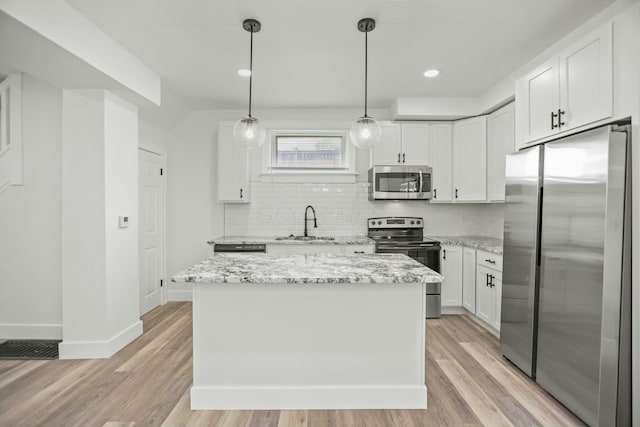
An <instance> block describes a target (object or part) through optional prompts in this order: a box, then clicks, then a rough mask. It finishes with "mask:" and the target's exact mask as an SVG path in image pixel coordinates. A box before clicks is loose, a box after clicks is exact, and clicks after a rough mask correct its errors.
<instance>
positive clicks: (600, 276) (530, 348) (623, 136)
mask: <svg viewBox="0 0 640 427" xmlns="http://www.w3.org/2000/svg"><path fill="white" fill-rule="evenodd" d="M629 132H630V128H629V127H627V126H604V127H600V128H597V129H594V130H591V131H588V132H584V133H580V134H577V135H573V136H570V137H566V138H563V139H559V140H556V141H553V142H549V143H546V144H544V145H540V146H536V147H532V148H530V149H525V150H522V151H520V152H517V153H514V154H510V155H508V156H507V163H506V201H505V221H504V256H503V275H502V281H503V283H502V311H501V329H500V349H501V351H502V354H503V355H504V356H505V357H506V358H507V359H509V360H510V361H511V362H512V363H514V364H515V365H516V366H518V367H519V368H520V369H521V370H522V371H524V372H525V373H526V374H527V375H529V376H531V377H533V378H535V381H536V382H538V383H539V384H540V386H542V387H543V388H544V389H545V390H546V391H547V392H549V393H550V394H551V395H553V396H554V397H555V398H556V399H557V400H559V401H560V402H561V403H562V404H564V405H565V406H566V407H567V408H568V409H569V410H571V411H572V412H573V413H574V414H576V415H577V416H578V417H579V418H581V419H582V420H583V421H584V422H586V423H587V424H589V425H592V426H596V425H599V426H615V425H617V426H625V425H630V423H631V420H630V417H631V404H630V399H631V385H630V376H631V350H630V345H631V342H630V341H631V332H630V328H631V318H630V307H631V305H630V292H631V289H630V287H631V283H630V281H631V273H630V261H631V258H630V242H631V228H630V224H631V223H630V211H631V199H630V197H631V195H630V194H631V193H630V185H631V184H630V182H629V183H628V185H626V184H627V181H628V180H629V176H630V173H629V172H630V167H628V164H629V162H628V158H629V154H628V153H629V147H628V144H629V143H628V141H630V138H629V136H630V135H629Z"/></svg>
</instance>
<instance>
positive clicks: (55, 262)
mask: <svg viewBox="0 0 640 427" xmlns="http://www.w3.org/2000/svg"><path fill="white" fill-rule="evenodd" d="M61 116H62V93H61V91H60V90H59V89H57V88H54V87H52V86H49V85H48V84H47V83H44V82H42V81H40V80H37V79H35V78H33V77H31V76H29V75H27V74H25V75H23V110H22V119H23V147H24V153H23V162H24V164H23V171H24V185H23V186H12V187H10V188H8V189H6V190H5V191H3V192H2V193H0V338H32V339H34V338H42V339H44V338H50V339H60V338H61V337H62V326H61V324H62V283H61V255H60V249H61V211H60V209H61V201H60V200H61V156H62V154H61V153H62V142H61V140H62V130H61Z"/></svg>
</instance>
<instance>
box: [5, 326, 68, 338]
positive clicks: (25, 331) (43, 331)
mask: <svg viewBox="0 0 640 427" xmlns="http://www.w3.org/2000/svg"><path fill="white" fill-rule="evenodd" d="M0 338H2V339H24V340H36V339H40V340H61V339H62V325H61V324H55V323H53V324H47V323H42V324H37V323H34V324H29V323H0Z"/></svg>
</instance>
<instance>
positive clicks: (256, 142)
mask: <svg viewBox="0 0 640 427" xmlns="http://www.w3.org/2000/svg"><path fill="white" fill-rule="evenodd" d="M261 27H262V26H261V24H260V22H259V21H258V20H256V19H245V20H244V21H243V22H242V28H244V29H245V30H246V31H248V32H250V33H251V47H250V53H249V115H247V116H246V117H243V118H242V119H240V120H238V122H237V123H236V125H235V126H234V127H233V136H234V138H235V140H236V141H238V142H240V143H242V144H244V146H245V147H246V148H248V149H252V148H256V147H259V146H261V145H262V143H263V142H264V137H265V129H264V126H262V123H260V120H258V119H257V118H255V117H253V116H252V115H251V89H252V88H251V85H252V83H253V33H257V32H259V31H260V28H261Z"/></svg>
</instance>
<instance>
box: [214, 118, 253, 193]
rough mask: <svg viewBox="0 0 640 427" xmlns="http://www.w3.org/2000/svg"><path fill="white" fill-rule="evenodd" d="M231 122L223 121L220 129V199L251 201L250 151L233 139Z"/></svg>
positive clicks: (232, 124)
mask: <svg viewBox="0 0 640 427" xmlns="http://www.w3.org/2000/svg"><path fill="white" fill-rule="evenodd" d="M233 126H234V123H231V122H221V123H220V129H219V131H218V200H219V201H221V202H225V203H249V166H248V165H249V152H248V150H247V149H246V148H245V147H244V146H243V145H242V144H240V143H237V142H236V141H235V140H234V139H233Z"/></svg>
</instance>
